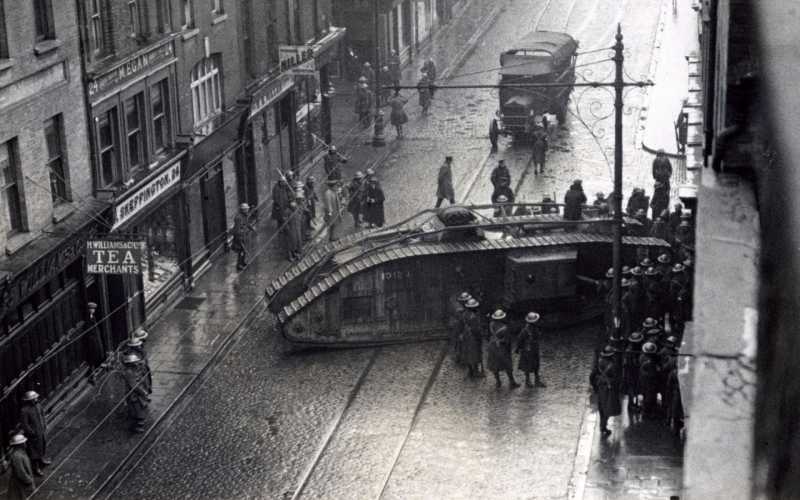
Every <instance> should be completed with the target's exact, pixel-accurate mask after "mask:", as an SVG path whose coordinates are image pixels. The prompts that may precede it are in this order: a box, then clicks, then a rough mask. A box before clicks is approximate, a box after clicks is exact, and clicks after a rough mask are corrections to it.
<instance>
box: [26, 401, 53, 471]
mask: <svg viewBox="0 0 800 500" xmlns="http://www.w3.org/2000/svg"><path fill="white" fill-rule="evenodd" d="M22 401H23V406H22V410H20V415H19V425H20V427H21V428H22V431H23V432H24V433H25V437H27V438H28V456H29V457H30V459H31V465H32V466H33V473H34V474H36V475H37V476H41V475H42V471H41V467H47V466H48V465H50V461H49V460H47V459H46V458H45V453H47V421H46V420H45V419H44V413H43V412H42V405H41V404H39V393H37V392H36V391H28V392H26V393H25V395H24V396H23V397H22Z"/></svg>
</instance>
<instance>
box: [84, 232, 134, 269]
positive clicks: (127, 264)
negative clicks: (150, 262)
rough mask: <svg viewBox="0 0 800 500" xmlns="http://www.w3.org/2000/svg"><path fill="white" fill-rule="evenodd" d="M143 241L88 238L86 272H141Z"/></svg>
mask: <svg viewBox="0 0 800 500" xmlns="http://www.w3.org/2000/svg"><path fill="white" fill-rule="evenodd" d="M144 245H145V243H144V241H131V240H107V239H102V240H89V241H87V242H86V272H88V273H90V274H141V273H142V269H144V266H143V265H142V253H143V252H142V250H144Z"/></svg>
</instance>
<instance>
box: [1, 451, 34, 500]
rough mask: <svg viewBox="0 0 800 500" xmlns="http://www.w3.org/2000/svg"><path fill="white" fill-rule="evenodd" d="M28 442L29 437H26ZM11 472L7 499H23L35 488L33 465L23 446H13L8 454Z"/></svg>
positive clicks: (31, 493)
mask: <svg viewBox="0 0 800 500" xmlns="http://www.w3.org/2000/svg"><path fill="white" fill-rule="evenodd" d="M28 442H30V438H29V439H28ZM8 461H9V465H10V466H11V473H10V475H9V478H8V494H7V496H6V498H8V500H25V499H27V498H28V497H30V496H31V495H33V492H34V491H35V490H36V483H34V482H33V467H32V466H31V460H30V458H28V454H27V453H26V452H25V448H24V447H23V446H13V447H12V448H11V451H10V452H9V454H8Z"/></svg>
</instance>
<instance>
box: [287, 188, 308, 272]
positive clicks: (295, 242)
mask: <svg viewBox="0 0 800 500" xmlns="http://www.w3.org/2000/svg"><path fill="white" fill-rule="evenodd" d="M304 201H305V199H304V197H303V192H302V190H298V191H297V192H296V193H295V198H294V200H292V202H291V203H289V212H288V213H289V218H288V220H287V221H286V229H287V231H286V252H287V258H288V259H289V261H290V262H294V261H296V260H297V259H298V258H299V257H300V253H301V252H302V251H303V244H304V243H305V231H304V219H305V214H304V213H303V212H304V210H303V207H302V204H303V202H304Z"/></svg>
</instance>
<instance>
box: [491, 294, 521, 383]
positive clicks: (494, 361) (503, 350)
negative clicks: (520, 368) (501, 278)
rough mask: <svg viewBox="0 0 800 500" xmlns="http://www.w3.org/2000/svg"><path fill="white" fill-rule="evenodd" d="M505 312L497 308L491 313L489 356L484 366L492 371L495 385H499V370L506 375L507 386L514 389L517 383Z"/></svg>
mask: <svg viewBox="0 0 800 500" xmlns="http://www.w3.org/2000/svg"><path fill="white" fill-rule="evenodd" d="M505 318H506V313H505V312H503V311H501V310H500V309H498V310H497V311H495V312H494V314H492V322H491V323H489V334H490V335H491V338H490V340H489V358H488V360H487V362H486V368H488V369H489V371H490V372H492V373H494V380H495V385H496V386H497V387H501V386H502V385H503V383H502V382H501V381H500V372H501V371H504V372H506V375H508V382H509V387H511V388H512V389H516V388H517V387H519V384H518V383H517V382H516V381H515V380H514V371H513V370H514V363H513V361H512V359H511V332H510V331H509V329H508V327H507V326H506V324H505V322H504V320H505Z"/></svg>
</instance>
